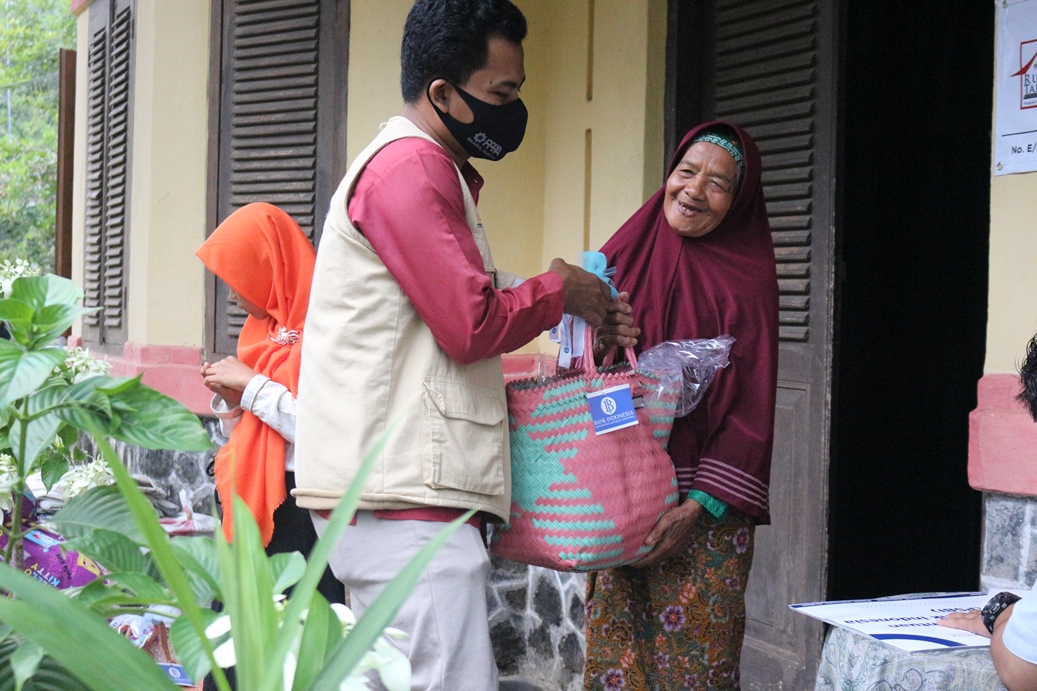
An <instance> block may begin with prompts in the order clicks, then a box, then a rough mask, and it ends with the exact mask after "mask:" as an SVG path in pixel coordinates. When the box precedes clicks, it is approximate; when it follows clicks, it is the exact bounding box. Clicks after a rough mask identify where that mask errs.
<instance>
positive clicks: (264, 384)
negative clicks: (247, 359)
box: [241, 374, 295, 444]
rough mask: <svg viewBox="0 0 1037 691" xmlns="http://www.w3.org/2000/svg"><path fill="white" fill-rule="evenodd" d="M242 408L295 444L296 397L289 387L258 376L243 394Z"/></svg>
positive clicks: (260, 375)
mask: <svg viewBox="0 0 1037 691" xmlns="http://www.w3.org/2000/svg"><path fill="white" fill-rule="evenodd" d="M241 407H242V408H244V409H245V410H247V411H249V412H250V413H252V414H253V415H255V416H256V417H258V418H259V419H260V420H262V421H263V422H265V423H266V424H268V425H270V426H271V427H273V428H274V429H275V430H276V431H277V433H278V434H280V435H281V436H282V437H284V440H285V441H286V442H288V443H289V444H294V443H295V397H293V396H292V392H291V391H289V390H288V387H286V386H284V385H282V384H278V383H277V382H275V381H272V380H271V379H270V378H268V377H265V376H263V375H262V374H257V375H256V376H254V377H252V381H250V382H249V383H248V386H246V387H245V390H244V391H243V392H242V394H241Z"/></svg>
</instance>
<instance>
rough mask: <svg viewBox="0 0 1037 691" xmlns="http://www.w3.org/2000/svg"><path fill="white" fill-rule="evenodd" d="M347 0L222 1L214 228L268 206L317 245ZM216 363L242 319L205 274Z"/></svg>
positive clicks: (337, 150) (341, 113) (340, 130)
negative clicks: (250, 207) (243, 210)
mask: <svg viewBox="0 0 1037 691" xmlns="http://www.w3.org/2000/svg"><path fill="white" fill-rule="evenodd" d="M348 17H349V3H348V1H347V0H277V1H276V2H271V1H270V0H223V4H222V9H221V12H220V14H219V17H218V18H217V24H216V25H214V31H219V32H220V33H219V35H220V37H221V38H220V40H221V46H220V60H221V65H220V67H221V69H220V72H219V75H218V79H219V81H220V86H219V104H218V108H219V126H218V132H219V141H218V144H217V147H216V148H217V157H218V161H217V162H216V186H217V192H216V213H215V218H214V219H213V223H214V225H215V223H219V222H220V221H222V220H223V219H225V218H226V217H227V216H228V215H230V214H231V213H232V212H233V211H234V210H236V209H238V208H240V207H242V206H244V205H245V204H248V203H250V202H256V201H263V202H269V203H271V204H275V205H277V206H279V207H281V208H282V209H284V210H285V211H286V212H288V213H289V214H290V215H291V216H292V217H293V218H294V219H295V221H296V222H297V223H298V224H299V225H300V226H301V227H302V229H303V231H304V232H305V233H306V234H307V235H308V236H309V237H310V239H311V240H313V241H314V242H316V241H317V240H318V238H319V232H320V227H321V224H322V223H323V218H324V215H325V213H326V212H327V205H328V203H329V201H330V194H331V192H333V191H334V187H335V185H337V184H338V181H339V180H340V179H341V176H342V175H343V174H344V171H345V169H344V166H343V165H342V161H343V159H344V156H345V113H346V108H345V84H346V70H347V66H348V62H347V59H346V56H347V45H348V43H347V41H348ZM209 280H210V284H209V290H208V295H209V303H210V304H209V313H210V322H209V327H208V331H209V333H208V334H207V341H208V343H209V346H208V350H209V351H210V353H211V354H212V355H213V356H219V355H232V354H234V352H235V350H236V347H237V336H238V333H239V332H240V331H241V326H242V324H243V323H244V321H245V316H246V315H245V313H244V312H242V311H241V310H239V309H238V308H237V306H236V305H235V304H234V303H233V302H232V301H230V300H229V298H228V293H229V291H228V289H227V286H226V285H224V284H223V282H222V281H217V280H215V279H213V278H211V277H210V279H209Z"/></svg>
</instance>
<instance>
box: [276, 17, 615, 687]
mask: <svg viewBox="0 0 1037 691" xmlns="http://www.w3.org/2000/svg"><path fill="white" fill-rule="evenodd" d="M525 36H526V21H525V17H524V16H523V15H522V13H521V11H520V10H519V9H518V8H517V7H515V6H514V5H513V4H512V3H511V2H510V0H418V2H417V3H416V4H415V5H414V7H413V8H412V10H411V12H410V14H409V15H408V18H407V23H406V26H405V27H404V37H403V46H402V55H401V57H402V80H401V81H402V90H403V98H404V102H405V107H404V112H403V116H402V117H394V118H392V119H390V120H389V122H388V123H387V124H386V125H385V126H384V127H383V129H382V131H381V133H380V134H378V136H377V137H375V139H374V141H373V142H372V143H371V144H370V146H368V148H367V149H366V150H365V151H364V152H363V153H361V154H360V156H359V157H357V159H356V160H355V161H354V162H353V164H352V166H351V167H350V170H349V172H348V173H347V174H346V177H345V179H344V180H343V181H342V183H341V185H340V186H339V188H338V191H337V192H336V194H335V196H334V197H333V199H332V201H331V208H330V210H329V212H328V217H327V221H326V224H325V229H324V234H323V236H322V239H321V244H320V248H319V251H318V255H317V266H316V270H315V275H314V282H313V290H312V294H311V299H310V309H309V315H308V317H307V320H306V326H305V329H304V335H303V351H302V374H301V379H300V387H299V398H298V428H297V434H296V483H297V489H296V490H295V492H294V494H295V496H296V498H297V502H298V505H299V506H302V507H306V508H308V509H310V510H311V513H312V515H313V516H314V523H315V525H316V526H317V529H318V531H320V530H322V529H323V527H324V525H325V524H326V523H325V518H326V516H327V512H329V511H330V510H331V509H334V507H335V506H336V505H337V503H338V501H339V499H340V498H341V497H342V495H343V494H344V493H345V491H346V489H347V488H348V487H349V486H350V483H351V482H352V481H353V478H354V477H355V475H356V472H357V468H358V466H359V464H360V462H361V460H362V459H363V458H364V457H365V455H366V454H367V453H368V452H369V451H370V450H371V447H372V444H373V442H375V441H376V440H377V439H379V437H380V435H382V434H383V432H385V430H386V429H387V428H388V427H389V426H390V425H391V426H392V431H391V433H390V434H389V435H388V437H387V441H386V443H385V446H384V448H383V449H382V450H381V452H380V453H379V455H378V457H377V458H376V459H375V466H374V470H373V471H372V472H371V474H370V475H369V476H368V479H367V480H366V482H365V485H364V493H363V496H362V501H361V506H360V509H361V510H360V511H359V512H358V514H357V518H356V522H355V525H354V526H352V527H351V528H349V529H348V530H347V531H346V533H345V536H344V538H343V539H342V541H341V542H340V544H339V545H338V546H337V547H336V549H335V551H334V553H333V555H332V558H331V567H332V569H333V571H334V572H335V575H336V576H337V577H338V578H339V579H340V580H341V581H343V583H345V585H346V587H347V589H348V590H349V592H350V595H351V599H352V605H353V607H354V609H355V610H356V611H357V613H358V614H359V613H362V612H363V611H364V609H365V608H366V607H367V606H369V605H370V603H371V602H372V600H373V599H374V597H376V596H377V594H378V593H379V592H380V591H381V590H382V589H383V588H384V586H385V585H386V583H388V582H389V581H390V580H391V579H392V578H393V577H394V576H395V575H396V574H397V573H398V572H399V571H400V569H401V568H402V567H403V566H404V565H405V564H406V563H407V562H408V561H409V560H410V558H411V557H412V556H413V555H414V554H416V553H417V551H418V550H419V549H420V548H421V547H422V545H424V544H425V543H426V542H427V541H428V540H430V539H431V538H432V537H433V536H434V535H435V534H436V533H438V532H439V531H440V530H441V528H442V526H443V522H444V521H448V520H452V519H454V518H456V517H457V516H459V515H461V514H462V513H463V512H464V511H466V510H467V509H472V508H474V509H476V510H478V513H477V514H476V518H475V519H473V520H472V521H470V522H469V525H465V526H462V528H461V530H460V531H458V532H457V533H455V535H454V536H453V537H452V538H451V540H450V541H449V543H448V544H447V545H446V547H444V549H443V550H442V551H441V552H440V553H439V554H438V555H437V557H436V559H435V561H434V562H433V563H432V565H431V566H430V567H429V568H428V569H427V571H426V573H425V575H424V578H423V579H422V580H421V581H420V582H419V585H418V586H417V588H416V589H415V591H414V593H413V594H412V596H411V597H410V599H409V600H408V601H407V603H406V604H405V605H404V606H403V608H402V609H401V611H400V613H399V614H398V615H397V618H396V620H395V621H394V623H393V626H394V627H396V628H399V629H402V630H403V631H405V632H407V633H408V634H409V635H410V639H409V640H408V641H406V642H404V643H402V644H401V647H402V648H403V650H404V652H405V653H406V654H407V656H408V657H409V659H410V661H411V666H412V670H413V673H412V688H413V689H444V690H447V691H465V690H471V691H486V690H487V689H496V688H497V668H496V664H495V663H494V658H493V651H492V648H491V645H490V639H489V630H488V615H487V608H486V598H485V589H486V582H487V577H488V574H489V560H488V557H487V553H486V549H485V546H484V542H483V538H482V534H483V532H482V528H483V527H484V525H485V522H486V521H507V519H508V512H509V507H510V503H511V474H510V459H509V449H508V424H507V408H506V401H505V396H504V378H503V373H502V369H501V359H500V356H501V354H502V353H506V352H509V351H512V350H514V349H516V348H518V347H520V346H522V345H525V344H526V343H528V342H529V341H530V340H532V339H533V338H535V337H536V336H537V335H538V334H539V333H540V332H542V331H543V330H545V329H548V328H550V327H551V326H553V325H555V324H557V323H558V322H559V320H560V318H561V316H562V313H563V311H564V312H566V313H569V314H573V315H576V316H579V317H583V318H584V319H586V320H587V321H588V322H589V323H591V324H592V325H599V324H601V323H602V322H603V320H604V319H605V318H606V316H607V315H608V318H609V321H610V322H611V323H615V322H616V321H617V320H627V323H629V319H628V316H627V314H626V311H628V310H629V307H627V306H626V305H620V304H619V303H617V302H615V301H611V302H610V300H609V289H608V287H607V286H606V285H605V284H604V283H603V282H601V281H600V280H599V279H598V278H596V277H595V276H593V275H592V274H589V273H587V272H585V271H583V270H582V269H579V268H578V267H575V266H571V265H569V264H567V263H565V262H564V261H562V260H560V259H555V260H554V261H553V262H552V263H551V267H550V270H549V271H547V272H546V273H543V274H541V275H539V276H535V277H533V278H530V279H528V280H526V281H521V280H519V279H517V277H515V276H512V275H510V274H505V273H504V272H502V271H499V270H497V268H496V267H495V266H494V263H493V258H492V256H491V254H490V249H489V244H488V243H487V241H486V234H485V232H484V231H483V227H482V223H481V221H480V218H479V214H478V209H477V206H476V204H477V202H478V197H479V193H480V191H481V188H482V184H483V181H482V178H481V177H480V176H479V174H478V172H477V171H476V170H475V168H473V167H472V165H471V164H470V163H469V159H470V158H472V157H476V158H485V159H489V160H494V161H495V160H499V159H500V158H501V157H503V156H504V155H505V154H507V153H508V152H510V151H513V150H514V149H515V148H517V147H518V145H519V143H520V142H521V140H522V136H523V134H524V132H525V126H526V117H527V114H526V109H525V106H524V105H523V104H522V101H521V100H520V99H519V88H520V86H521V85H522V83H523V81H524V80H525V71H524V67H523V52H522V40H523V39H524V38H525Z"/></svg>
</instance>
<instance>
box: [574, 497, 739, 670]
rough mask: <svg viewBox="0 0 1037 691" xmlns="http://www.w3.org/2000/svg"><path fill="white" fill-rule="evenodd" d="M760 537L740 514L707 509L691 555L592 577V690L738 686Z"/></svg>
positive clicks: (589, 630)
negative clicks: (747, 598) (752, 568)
mask: <svg viewBox="0 0 1037 691" xmlns="http://www.w3.org/2000/svg"><path fill="white" fill-rule="evenodd" d="M753 532H754V524H753V521H752V520H751V519H750V518H749V517H748V516H746V515H744V514H742V513H741V512H738V511H734V510H729V512H728V515H727V516H726V517H725V518H724V519H723V520H722V521H721V522H717V521H716V520H715V519H714V518H713V517H712V516H711V515H709V514H708V513H706V512H703V515H702V517H701V518H700V519H699V521H698V523H697V525H696V528H695V532H694V534H693V535H692V537H691V540H690V542H689V545H688V549H687V551H686V552H685V553H684V554H683V555H681V556H679V557H675V558H673V559H669V560H667V561H665V562H663V563H661V564H657V565H655V566H652V567H650V568H647V569H635V568H632V567H622V568H618V569H613V570H610V571H601V572H598V573H596V574H592V576H591V577H590V578H588V593H587V665H586V669H585V672H584V688H586V689H588V690H593V691H678V690H680V689H687V690H688V691H697V690H698V689H727V690H731V689H738V688H739V683H738V664H739V658H740V655H741V650H742V639H743V637H744V634H745V586H746V582H747V580H748V577H749V567H750V566H751V565H752V559H753Z"/></svg>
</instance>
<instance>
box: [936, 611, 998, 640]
mask: <svg viewBox="0 0 1037 691" xmlns="http://www.w3.org/2000/svg"><path fill="white" fill-rule="evenodd" d="M936 623H937V625H938V626H946V627H948V628H952V629H964V630H965V631H970V632H972V633H974V634H977V635H979V636H983V637H984V638H990V632H989V631H987V627H986V626H984V625H983V613H982V611H981V610H978V609H970V610H969V611H968V612H951V613H950V614H948V615H947V616H946V617H944V618H943V619H940V620H939V621H937V622H936Z"/></svg>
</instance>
